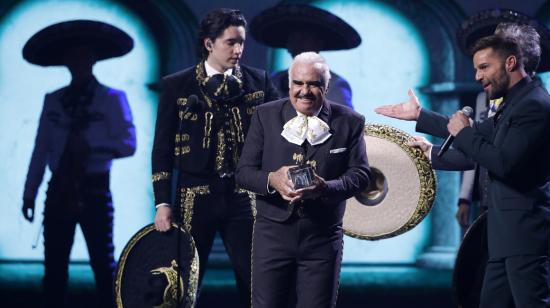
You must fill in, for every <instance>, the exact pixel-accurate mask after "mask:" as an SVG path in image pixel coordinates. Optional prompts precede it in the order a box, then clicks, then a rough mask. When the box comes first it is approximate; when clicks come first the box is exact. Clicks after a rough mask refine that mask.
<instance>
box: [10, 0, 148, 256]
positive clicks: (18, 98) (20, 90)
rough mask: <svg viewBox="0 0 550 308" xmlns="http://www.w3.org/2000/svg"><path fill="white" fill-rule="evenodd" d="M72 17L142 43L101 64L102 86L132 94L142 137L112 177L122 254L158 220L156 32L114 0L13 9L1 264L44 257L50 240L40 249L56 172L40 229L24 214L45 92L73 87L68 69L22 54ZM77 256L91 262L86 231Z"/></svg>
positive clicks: (40, 208) (40, 204) (39, 211)
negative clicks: (154, 177)
mask: <svg viewBox="0 0 550 308" xmlns="http://www.w3.org/2000/svg"><path fill="white" fill-rule="evenodd" d="M71 19H93V20H99V21H103V22H107V23H110V24H112V25H114V26H116V27H118V28H120V29H122V30H124V31H125V32H126V33H128V34H129V35H130V36H131V37H132V38H133V39H134V42H135V47H134V49H133V50H132V51H131V52H130V53H129V54H127V55H125V56H123V57H121V58H114V59H110V60H107V61H102V62H99V63H98V64H96V65H95V67H94V74H95V76H96V77H97V79H98V80H99V82H101V83H103V84H105V85H107V86H110V87H113V88H116V89H121V90H123V91H125V92H126V95H127V97H128V101H129V104H130V107H131V109H132V113H133V117H134V124H135V125H136V130H137V138H138V142H137V143H138V148H137V152H136V154H135V155H134V156H132V157H129V158H125V159H120V160H115V161H114V163H113V169H112V172H111V190H112V192H113V199H114V202H113V203H114V207H115V230H114V239H115V248H116V251H115V254H116V256H117V257H118V255H120V252H121V250H122V249H123V248H124V245H125V244H126V242H127V241H128V239H129V238H130V237H131V236H132V235H133V234H134V233H135V232H136V231H137V230H138V229H140V228H141V227H142V226H143V225H145V224H148V223H151V222H152V219H153V213H154V211H153V206H152V203H153V200H152V187H151V171H150V170H151V168H150V149H151V146H152V139H153V131H154V119H155V114H156V104H155V102H156V100H157V96H156V94H155V93H153V92H151V91H150V90H148V89H147V87H146V84H147V83H150V82H154V81H156V78H157V76H158V67H157V60H156V59H157V58H158V57H157V51H156V47H155V45H154V40H153V38H152V36H151V34H150V33H149V32H148V30H147V28H146V27H145V26H144V25H143V24H142V23H141V22H140V21H139V18H138V17H136V16H135V15H133V13H132V12H130V11H129V10H127V9H126V8H124V7H122V6H121V5H119V4H116V3H113V2H111V1H107V0H94V1H93V0H89V1H83V0H80V1H76V0H73V1H69V0H64V1H53V0H48V1H45V0H41V1H25V2H22V3H21V4H19V5H17V6H16V7H15V8H14V9H13V10H12V11H11V12H9V13H8V14H7V15H6V16H5V18H4V19H3V20H2V23H1V24H0V138H1V140H2V144H1V145H0V157H1V158H2V159H1V160H0V170H1V171H2V177H3V180H2V185H1V186H0V187H2V191H1V193H0V203H1V204H3V210H2V211H3V215H2V223H1V224H0V260H17V259H27V260H39V259H42V258H43V245H42V240H41V239H40V241H39V245H38V246H37V249H35V250H33V249H31V245H32V244H33V243H34V241H35V239H36V235H37V234H38V232H39V225H40V223H41V222H42V211H43V208H44V205H43V203H44V197H45V196H44V192H45V190H46V188H47V181H48V179H49V177H50V175H49V173H47V174H46V176H45V178H44V181H43V182H42V185H41V189H40V191H39V196H38V198H37V200H36V217H35V222H34V223H33V224H29V223H28V222H27V221H25V220H24V219H23V216H22V214H21V205H22V194H23V184H24V182H25V176H26V173H27V168H28V163H29V160H30V156H31V152H32V148H33V145H34V138H35V136H36V129H37V126H38V118H39V116H40V112H41V110H42V103H43V99H44V95H45V94H46V93H49V92H53V91H54V90H56V89H59V88H61V87H63V86H66V85H67V84H68V82H69V80H70V75H69V73H68V71H67V70H66V69H65V68H64V67H48V68H44V67H40V66H36V65H32V64H29V63H28V62H26V61H25V60H24V59H23V58H22V55H21V50H22V48H23V45H24V44H25V42H26V41H27V40H28V39H29V38H30V37H31V36H32V35H33V34H34V33H36V32H37V31H39V30H40V29H42V28H44V27H46V26H48V25H51V24H54V23H57V22H61V21H65V20H71ZM71 258H72V260H87V259H88V253H87V249H86V246H85V243H84V240H83V237H82V234H81V232H80V231H78V232H77V236H76V238H75V245H74V247H73V250H72V254H71Z"/></svg>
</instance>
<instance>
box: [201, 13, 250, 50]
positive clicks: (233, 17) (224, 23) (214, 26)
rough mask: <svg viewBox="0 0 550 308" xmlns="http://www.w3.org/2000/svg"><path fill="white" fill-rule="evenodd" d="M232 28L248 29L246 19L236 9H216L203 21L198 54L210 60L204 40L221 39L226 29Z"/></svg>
mask: <svg viewBox="0 0 550 308" xmlns="http://www.w3.org/2000/svg"><path fill="white" fill-rule="evenodd" d="M231 26H236V27H239V26H243V27H245V28H246V19H244V16H243V14H242V13H241V11H239V10H234V9H224V8H221V9H215V10H212V11H210V12H208V14H206V16H204V18H203V19H202V20H201V23H200V27H199V35H198V45H197V49H198V53H199V57H201V58H202V59H206V58H208V50H207V49H206V48H205V47H204V39H206V38H209V39H211V40H212V41H214V40H216V38H218V37H220V36H221V35H222V34H223V31H225V29H227V28H229V27H231Z"/></svg>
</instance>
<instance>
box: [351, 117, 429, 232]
mask: <svg viewBox="0 0 550 308" xmlns="http://www.w3.org/2000/svg"><path fill="white" fill-rule="evenodd" d="M364 134H365V136H372V137H377V138H381V139H385V140H388V141H391V142H393V143H394V144H396V145H397V146H399V147H400V148H401V150H403V152H405V153H406V154H407V156H409V158H410V159H411V160H412V162H413V163H414V165H415V167H416V169H417V171H418V175H419V178H420V197H419V200H418V203H417V206H416V208H415V211H414V213H413V214H412V215H411V217H410V218H409V220H408V221H407V222H406V223H405V224H403V226H402V227H401V228H399V229H398V230H396V231H393V232H390V233H387V234H381V235H377V236H369V235H365V234H358V233H355V232H352V231H349V230H347V229H346V228H345V226H344V233H345V234H346V235H348V236H351V237H355V238H358V239H364V240H380V239H384V238H390V237H394V236H396V235H399V234H402V233H405V232H407V231H409V230H411V229H412V228H414V227H415V226H416V225H418V224H419V223H420V222H421V221H422V220H423V219H424V218H425V217H426V215H428V213H429V212H430V210H431V209H432V206H433V202H434V200H435V192H436V184H437V183H436V182H437V179H436V176H435V172H434V170H433V169H432V166H431V163H430V161H429V160H428V159H427V158H426V157H425V156H424V154H423V153H422V151H421V150H420V149H418V148H413V147H411V146H409V145H407V143H408V142H409V141H410V140H411V139H412V138H413V137H412V136H411V135H409V134H407V133H405V132H404V131H402V130H399V129H397V128H394V127H391V126H388V125H380V124H366V125H365V129H364Z"/></svg>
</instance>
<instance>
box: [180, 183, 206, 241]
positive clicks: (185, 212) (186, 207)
mask: <svg viewBox="0 0 550 308" xmlns="http://www.w3.org/2000/svg"><path fill="white" fill-rule="evenodd" d="M209 193H210V188H209V187H208V185H202V186H194V187H184V188H182V189H181V192H180V200H183V204H181V211H182V213H181V217H182V218H183V226H184V228H185V230H186V231H187V232H189V233H191V222H192V220H193V207H194V205H195V196H197V195H206V194H209Z"/></svg>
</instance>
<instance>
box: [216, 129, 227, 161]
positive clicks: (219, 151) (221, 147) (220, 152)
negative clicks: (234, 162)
mask: <svg viewBox="0 0 550 308" xmlns="http://www.w3.org/2000/svg"><path fill="white" fill-rule="evenodd" d="M224 154H225V134H224V133H223V129H221V128H220V129H219V130H218V144H217V147H216V171H220V170H222V169H223V160H224Z"/></svg>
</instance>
